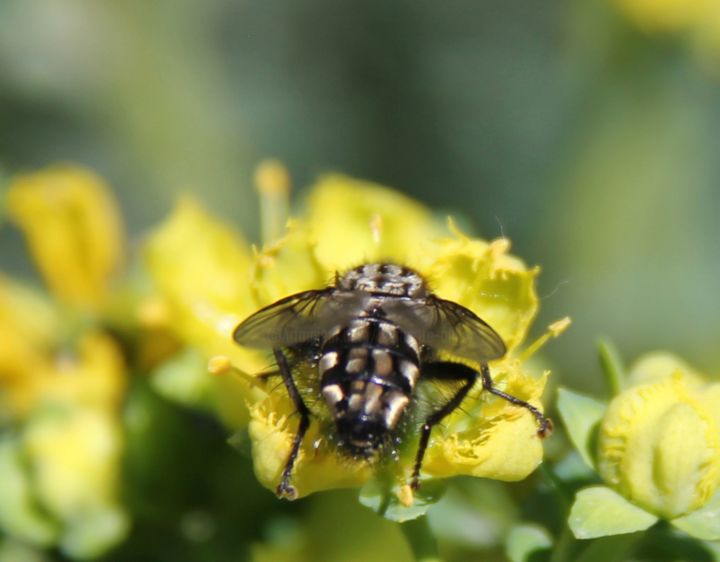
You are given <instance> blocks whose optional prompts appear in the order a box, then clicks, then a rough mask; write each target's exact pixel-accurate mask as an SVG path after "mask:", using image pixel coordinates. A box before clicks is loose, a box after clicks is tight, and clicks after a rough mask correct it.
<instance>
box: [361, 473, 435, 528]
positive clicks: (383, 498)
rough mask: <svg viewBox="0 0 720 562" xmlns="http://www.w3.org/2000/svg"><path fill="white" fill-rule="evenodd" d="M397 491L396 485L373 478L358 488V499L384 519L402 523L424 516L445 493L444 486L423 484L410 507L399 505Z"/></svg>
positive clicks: (429, 483)
mask: <svg viewBox="0 0 720 562" xmlns="http://www.w3.org/2000/svg"><path fill="white" fill-rule="evenodd" d="M399 491H400V486H399V485H398V484H388V482H387V481H386V480H384V479H382V478H375V479H373V480H370V481H369V482H367V483H366V484H365V485H364V486H363V487H362V488H360V495H359V498H358V499H359V501H360V503H361V504H362V505H364V506H365V507H369V508H370V509H372V510H373V511H374V512H375V513H377V514H379V515H382V516H383V517H385V519H389V520H390V521H397V522H398V523H403V522H404V521H410V520H412V519H417V518H418V517H421V516H423V515H425V513H427V510H428V509H430V506H432V505H433V504H435V503H436V502H437V501H438V500H439V499H440V498H441V497H442V495H443V493H444V492H445V484H444V483H443V482H441V481H433V480H429V481H425V482H423V484H422V487H421V488H420V489H419V490H418V491H416V492H415V500H414V501H413V503H412V505H410V506H406V505H403V504H402V503H400V500H399V499H398V492H399Z"/></svg>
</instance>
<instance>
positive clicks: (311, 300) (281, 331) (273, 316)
mask: <svg viewBox="0 0 720 562" xmlns="http://www.w3.org/2000/svg"><path fill="white" fill-rule="evenodd" d="M366 301H367V297H364V296H363V295H361V294H359V293H358V292H354V291H338V290H337V289H334V288H332V287H329V288H327V289H320V290H313V291H304V292H302V293H296V294H294V295H290V296H289V297H285V298H283V299H280V300H279V301H277V302H275V303H273V304H271V305H269V306H266V307H265V308H262V309H260V310H258V311H257V312H256V313H255V314H253V315H251V316H250V317H248V318H246V319H245V320H244V321H243V322H241V323H240V324H239V325H238V326H237V328H235V331H234V332H233V339H234V340H235V341H236V342H237V343H239V344H240V345H243V346H246V347H257V348H268V347H270V348H276V347H286V346H292V345H295V344H298V343H301V342H305V341H308V340H311V339H313V338H315V337H318V336H321V335H323V334H325V333H327V332H329V331H331V330H332V329H334V328H336V327H338V326H342V325H343V324H346V323H348V322H349V321H350V320H351V319H352V318H353V317H354V316H357V315H358V313H359V312H360V311H361V310H362V307H363V306H364V304H365V303H366Z"/></svg>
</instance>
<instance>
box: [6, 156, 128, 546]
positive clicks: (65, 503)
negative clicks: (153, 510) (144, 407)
mask: <svg viewBox="0 0 720 562" xmlns="http://www.w3.org/2000/svg"><path fill="white" fill-rule="evenodd" d="M7 205H8V211H9V215H10V217H11V218H12V219H13V220H14V221H15V222H16V223H17V224H18V226H19V227H20V228H21V230H22V231H23V233H24V234H25V236H26V238H27V242H28V246H29V248H30V251H31V253H32V256H33V258H34V260H35V262H36V265H37V267H38V269H39V270H40V272H41V274H42V275H43V277H44V279H45V281H46V283H47V286H48V288H49V290H50V292H51V293H52V295H53V296H54V297H56V298H57V300H58V301H60V303H61V304H62V306H57V303H53V302H52V301H51V299H49V298H47V297H46V296H44V295H41V294H39V293H38V292H36V291H34V290H32V289H29V288H27V287H23V286H22V285H21V284H20V283H18V282H15V281H12V280H10V279H8V278H6V277H3V276H0V340H2V342H3V345H2V346H0V409H1V410H2V417H1V418H0V423H5V424H7V426H6V427H3V430H4V431H3V438H2V443H0V449H1V450H2V454H1V455H0V457H1V458H0V481H1V482H3V483H6V482H7V483H10V484H6V485H3V486H0V504H3V505H7V506H8V508H7V509H0V527H2V528H3V530H4V532H6V533H7V534H9V535H10V536H15V537H18V538H20V539H22V540H26V541H30V542H32V543H35V544H41V545H46V546H49V545H58V546H59V547H60V548H61V549H62V550H63V551H64V552H65V553H67V554H68V555H70V556H78V557H94V556H97V555H98V554H100V553H102V552H103V551H104V550H106V549H107V548H108V547H109V546H111V545H112V544H114V543H115V542H117V541H118V540H120V539H121V538H122V537H123V536H124V535H125V533H126V531H127V527H128V525H127V515H126V514H125V512H124V510H123V508H122V506H121V504H120V501H119V498H118V496H119V490H118V488H119V485H120V475H119V467H120V457H121V454H122V451H123V438H122V428H121V419H120V414H121V412H120V410H121V405H122V402H123V399H124V394H125V387H126V371H127V369H126V366H125V362H124V359H123V357H122V353H121V350H120V348H119V347H118V344H117V343H116V342H115V340H114V339H112V338H111V337H110V336H109V335H107V334H106V333H104V332H103V331H101V330H100V329H99V328H96V327H94V326H93V322H94V319H96V318H97V317H99V316H100V315H101V314H102V313H103V312H104V310H105V309H106V308H108V305H109V304H110V303H111V299H112V298H113V295H112V294H111V293H110V292H109V289H110V284H111V282H112V280H113V276H114V273H115V271H116V269H117V267H118V266H119V265H120V259H121V253H122V227H121V225H120V220H119V217H118V213H117V211H116V208H115V205H114V202H113V199H112V197H111V195H110V193H109V191H108V190H107V187H106V186H105V184H104V182H103V181H102V180H101V179H99V178H98V177H97V176H95V175H94V174H93V173H91V172H89V171H87V170H85V169H82V168H77V167H56V168H51V169H48V170H45V171H41V172H37V173H34V174H29V175H24V176H19V177H17V178H15V179H13V180H12V182H11V185H10V188H9V191H8V194H7ZM88 312H90V313H92V314H88Z"/></svg>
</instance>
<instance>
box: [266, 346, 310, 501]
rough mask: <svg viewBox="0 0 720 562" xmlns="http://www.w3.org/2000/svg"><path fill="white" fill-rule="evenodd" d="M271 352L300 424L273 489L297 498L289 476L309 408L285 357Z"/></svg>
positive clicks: (305, 424) (308, 419)
mask: <svg viewBox="0 0 720 562" xmlns="http://www.w3.org/2000/svg"><path fill="white" fill-rule="evenodd" d="M273 353H274V354H275V360H276V361H277V365H278V369H279V370H280V375H281V376H282V379H283V382H284V383H285V388H287V391H288V395H289V396H290V400H292V402H293V404H294V405H295V409H296V410H297V412H298V414H300V424H299V425H298V429H297V433H296V434H295V437H294V438H293V444H292V449H291V450H290V456H289V457H288V460H287V462H286V463H285V468H284V469H283V472H282V476H281V477H280V483H279V484H278V486H277V488H276V489H275V493H276V494H277V495H278V496H279V497H285V498H287V499H289V500H294V499H296V498H297V490H296V489H295V487H294V486H293V485H292V484H290V478H291V477H292V471H293V466H294V465H295V460H296V459H297V456H298V452H299V451H300V445H301V444H302V440H303V437H304V436H305V432H306V431H307V429H308V427H309V426H310V410H308V407H307V406H306V405H305V403H304V402H303V400H302V397H301V396H300V393H299V392H298V389H297V386H295V381H294V380H293V378H292V374H291V372H290V366H289V365H288V362H287V358H286V357H285V355H284V354H283V352H282V351H281V350H280V349H277V348H276V349H273Z"/></svg>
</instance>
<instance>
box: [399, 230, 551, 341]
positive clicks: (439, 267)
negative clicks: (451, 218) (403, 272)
mask: <svg viewBox="0 0 720 562" xmlns="http://www.w3.org/2000/svg"><path fill="white" fill-rule="evenodd" d="M508 249H509V242H508V241H507V240H505V239H499V240H495V241H494V242H490V243H488V242H485V241H484V240H480V239H476V238H468V237H466V236H464V235H463V234H461V233H459V232H458V231H457V230H456V229H455V237H453V238H444V239H442V240H438V241H436V242H434V243H432V244H427V245H425V246H424V247H423V252H422V254H421V255H418V256H416V257H415V258H414V260H413V262H412V263H411V264H410V265H414V266H415V267H417V269H418V270H419V271H422V272H423V273H425V274H426V275H427V277H428V278H429V280H430V283H431V286H432V287H433V290H434V291H435V292H436V293H437V294H438V295H439V296H441V297H442V298H445V299H448V300H451V301H455V302H457V303H460V304H462V305H463V306H466V307H467V308H469V309H470V310H472V311H473V312H475V313H476V314H477V315H478V316H480V317H481V318H482V319H483V320H485V321H486V322H487V323H488V324H490V326H492V327H493V328H494V329H495V331H497V332H498V333H499V334H500V336H502V338H503V339H504V341H505V344H506V346H507V348H508V350H512V349H513V348H515V347H517V345H518V344H519V343H520V342H521V341H522V340H523V339H524V338H525V335H526V333H527V330H528V328H529V326H530V323H531V322H532V320H533V318H534V317H535V314H536V312H537V308H538V299H537V293H536V291H535V278H536V277H537V274H538V273H539V269H538V268H532V269H528V268H527V267H526V266H525V264H524V263H523V262H522V261H521V260H519V259H518V258H516V257H514V256H512V255H509V254H508V253H507V250H508Z"/></svg>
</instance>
